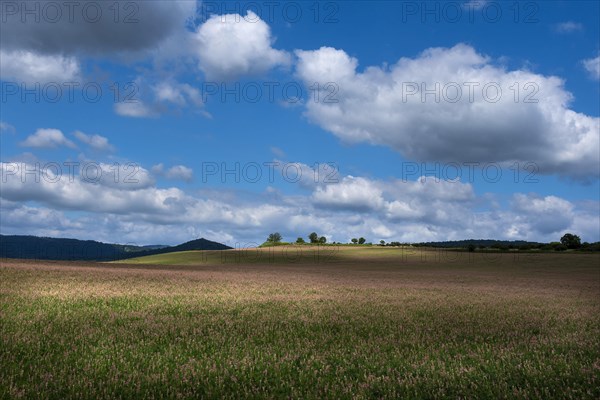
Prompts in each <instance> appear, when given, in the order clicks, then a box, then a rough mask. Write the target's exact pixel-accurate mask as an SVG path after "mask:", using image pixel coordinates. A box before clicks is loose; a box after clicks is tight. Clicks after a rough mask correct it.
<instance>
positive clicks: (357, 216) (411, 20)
mask: <svg viewBox="0 0 600 400" xmlns="http://www.w3.org/2000/svg"><path fill="white" fill-rule="evenodd" d="M80 3H81V4H80V5H79V6H78V7H77V8H74V9H72V10H68V9H65V8H64V6H61V4H62V3H55V2H54V3H53V2H46V1H41V2H29V3H28V6H27V7H29V8H28V9H24V8H23V7H25V6H24V5H23V4H24V3H22V2H10V1H9V2H3V3H2V9H1V10H0V12H1V15H0V17H1V18H2V25H1V32H0V33H1V34H2V35H1V39H0V40H1V44H2V50H1V51H0V79H1V84H2V98H1V99H0V101H1V102H2V107H1V115H0V120H1V122H2V125H1V133H0V140H1V142H0V143H1V149H0V156H1V161H2V180H1V185H2V190H1V191H0V207H1V209H2V214H1V216H0V231H1V233H2V234H34V235H43V236H56V237H76V238H84V239H95V240H101V241H108V242H119V243H136V244H158V243H160V244H176V243H180V242H184V241H187V240H191V239H194V238H197V237H206V238H209V239H212V240H217V241H221V242H225V243H227V244H229V245H235V244H239V245H242V246H245V245H251V244H252V243H260V242H262V241H263V240H264V239H265V238H266V236H267V235H268V234H269V233H271V232H275V231H279V232H281V233H282V234H283V236H284V239H286V240H295V239H296V237H298V236H304V237H306V236H307V235H308V234H309V233H310V232H312V231H317V232H318V233H319V234H322V235H325V236H326V237H327V238H328V240H329V241H341V242H347V241H348V240H349V239H351V238H353V237H358V236H363V237H365V238H367V239H368V240H369V241H373V242H378V241H379V240H382V239H383V240H386V241H403V242H417V241H430V240H455V239H467V238H495V239H511V240H517V239H519V240H520V239H524V240H538V241H556V240H558V239H559V238H560V236H561V235H562V234H564V233H565V232H573V233H576V234H579V235H580V236H581V237H582V239H583V240H584V241H590V242H591V241H598V240H600V220H599V208H600V198H599V197H600V186H599V183H598V178H599V176H600V160H599V159H600V147H599V142H600V122H599V121H600V120H599V117H600V115H599V114H600V100H599V99H600V83H599V68H600V67H599V62H600V61H599V58H598V57H599V51H600V43H599V37H600V20H599V19H600V7H599V4H598V2H592V1H589V2H588V1H585V2H583V1H582V2H572V1H570V2H567V1H564V2H563V1H550V2H534V1H521V2H493V1H484V0H479V1H471V2H464V1H461V2H427V3H424V2H412V1H406V2H403V1H400V2H392V1H381V2H360V1H344V2H327V1H325V2H318V3H315V2H265V3H261V2H202V3H201V2H193V1H184V2H161V1H152V2H150V1H147V2H118V3H114V2H110V3H107V2H97V1H84V2H80ZM57 4H58V5H57ZM115 4H117V5H118V6H116V7H115ZM57 7H58V8H57ZM97 11H100V12H101V14H98V13H97ZM57 88H59V89H60V91H57ZM84 88H85V90H84ZM424 91H425V92H424ZM298 94H300V96H299V97H298V98H297V97H296V95H298Z"/></svg>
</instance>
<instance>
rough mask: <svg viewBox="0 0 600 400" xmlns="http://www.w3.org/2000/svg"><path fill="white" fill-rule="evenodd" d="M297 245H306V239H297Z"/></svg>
mask: <svg viewBox="0 0 600 400" xmlns="http://www.w3.org/2000/svg"><path fill="white" fill-rule="evenodd" d="M296 243H298V244H304V243H306V242H305V241H304V239H302V238H301V237H299V238H298V239H296Z"/></svg>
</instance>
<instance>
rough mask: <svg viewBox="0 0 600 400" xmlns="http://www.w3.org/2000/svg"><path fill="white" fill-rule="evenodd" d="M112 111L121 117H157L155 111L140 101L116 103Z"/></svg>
mask: <svg viewBox="0 0 600 400" xmlns="http://www.w3.org/2000/svg"><path fill="white" fill-rule="evenodd" d="M114 110H115V112H116V113H117V115H120V116H122V117H133V118H148V117H156V116H157V115H158V113H157V112H156V110H153V109H152V108H151V107H149V106H148V105H146V104H145V103H144V102H142V101H141V100H137V101H132V102H120V103H116V104H115V105H114Z"/></svg>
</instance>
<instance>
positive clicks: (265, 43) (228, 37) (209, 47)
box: [195, 11, 290, 80]
mask: <svg viewBox="0 0 600 400" xmlns="http://www.w3.org/2000/svg"><path fill="white" fill-rule="evenodd" d="M195 41H196V51H197V54H198V58H199V66H200V69H201V70H202V71H203V72H204V74H205V75H206V78H207V79H209V80H233V79H236V78H238V77H240V76H245V75H259V74H263V73H265V72H266V71H268V70H270V69H271V68H274V67H277V66H285V65H288V64H289V63H290V56H289V54H287V53H286V52H284V51H281V50H276V49H274V48H273V47H272V44H273V42H274V38H273V37H272V36H271V30H270V28H269V26H268V25H267V24H266V23H265V22H264V21H263V20H261V19H260V17H258V16H257V15H256V14H254V13H253V12H252V11H248V12H247V14H246V16H240V15H238V14H227V15H214V16H212V17H210V18H209V19H208V20H207V21H206V22H205V23H204V24H202V25H200V27H199V28H198V30H197V32H196V37H195Z"/></svg>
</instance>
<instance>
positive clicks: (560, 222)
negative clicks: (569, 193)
mask: <svg viewBox="0 0 600 400" xmlns="http://www.w3.org/2000/svg"><path fill="white" fill-rule="evenodd" d="M512 207H513V209H514V210H515V211H517V212H518V213H519V214H520V217H519V219H520V221H522V222H525V223H526V224H527V225H528V226H529V227H530V228H531V229H533V230H535V231H537V232H539V233H542V234H549V233H554V232H560V231H562V230H563V229H566V228H568V227H569V226H571V225H572V224H573V222H574V217H575V216H574V213H573V208H574V207H573V204H571V203H570V202H569V201H567V200H564V199H561V198H559V197H556V196H546V197H538V196H536V195H525V194H521V193H516V194H515V195H513V202H512Z"/></svg>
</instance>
